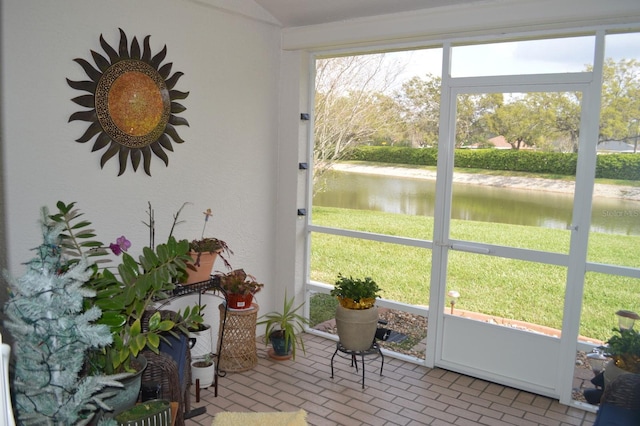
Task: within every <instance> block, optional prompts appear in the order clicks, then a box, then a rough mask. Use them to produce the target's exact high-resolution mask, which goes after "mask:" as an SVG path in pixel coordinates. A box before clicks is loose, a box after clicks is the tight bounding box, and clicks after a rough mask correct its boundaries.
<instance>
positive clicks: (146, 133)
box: [67, 29, 189, 176]
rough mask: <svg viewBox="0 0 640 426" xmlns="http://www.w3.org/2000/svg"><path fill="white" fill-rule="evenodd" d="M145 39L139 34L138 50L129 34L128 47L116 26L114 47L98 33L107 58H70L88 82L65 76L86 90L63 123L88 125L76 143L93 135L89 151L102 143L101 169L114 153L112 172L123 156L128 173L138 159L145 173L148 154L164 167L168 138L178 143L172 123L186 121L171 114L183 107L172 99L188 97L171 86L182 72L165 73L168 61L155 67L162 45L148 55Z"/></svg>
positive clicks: (163, 52)
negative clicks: (80, 108)
mask: <svg viewBox="0 0 640 426" xmlns="http://www.w3.org/2000/svg"><path fill="white" fill-rule="evenodd" d="M150 38H151V36H146V37H145V38H144V47H143V49H142V51H141V50H140V45H139V44H138V40H137V39H136V38H135V37H134V38H133V40H132V41H131V48H129V46H128V41H127V36H126V34H125V33H124V31H123V30H122V29H120V45H119V47H118V51H116V50H115V49H114V48H112V47H111V46H110V45H109V44H107V42H106V41H105V40H104V38H103V37H102V35H100V45H101V46H102V48H103V49H104V51H105V52H106V54H107V56H108V58H106V57H104V56H103V55H101V54H99V53H97V52H94V51H93V50H92V51H91V56H92V57H93V60H94V61H95V63H96V67H97V68H95V67H94V66H93V65H92V64H90V63H89V62H88V61H86V60H84V59H80V58H76V59H74V61H75V62H77V63H78V64H80V66H82V68H83V69H84V71H85V72H86V73H87V76H88V77H89V78H90V80H89V81H72V80H69V79H67V83H68V84H69V86H71V87H72V88H74V89H77V90H81V91H84V92H88V93H89V94H88V95H81V96H78V97H76V98H73V99H72V101H73V102H75V103H76V104H78V105H80V106H83V107H86V108H90V109H89V110H85V111H78V112H75V113H73V114H72V115H71V117H69V122H71V121H74V120H81V121H87V122H89V123H91V124H90V125H89V127H88V128H87V130H86V131H85V133H84V134H83V135H82V136H81V137H80V138H79V139H76V142H80V143H85V142H88V141H89V140H91V139H92V138H93V137H94V136H96V135H97V137H96V139H95V142H94V144H93V149H92V150H91V151H92V152H93V151H98V150H100V149H103V148H105V147H107V148H106V150H105V151H104V153H103V154H102V157H101V159H100V167H101V168H103V167H104V165H105V164H106V162H107V161H109V160H110V159H111V158H112V157H113V156H115V155H116V154H118V157H119V160H120V171H119V173H118V176H121V175H122V174H123V173H124V172H125V170H126V168H127V160H128V159H129V158H131V166H132V167H133V170H134V171H137V170H138V165H139V164H140V160H141V159H142V160H143V163H144V171H145V173H146V174H147V175H149V176H151V170H150V169H151V157H152V153H153V154H155V155H156V156H157V157H159V158H160V159H161V160H162V161H164V163H165V166H168V165H169V158H168V157H167V153H166V152H165V150H168V151H173V147H172V146H171V142H172V140H173V142H175V143H183V142H184V140H182V139H181V138H180V136H179V135H178V132H177V131H176V129H175V126H181V125H186V126H188V125H189V123H188V122H187V120H186V119H184V118H182V117H177V116H176V114H179V113H181V112H183V111H184V110H186V108H185V107H184V106H182V105H181V104H179V103H178V102H175V100H176V99H185V98H186V97H187V96H188V95H189V92H179V91H177V90H173V88H174V86H175V85H176V83H177V82H178V80H179V79H180V77H182V75H183V73H182V72H176V73H174V74H173V75H172V76H171V77H169V74H170V73H171V67H172V65H173V64H172V63H166V64H164V65H161V63H162V61H163V60H164V59H165V56H166V55H167V46H166V45H165V46H164V48H163V49H162V50H161V51H160V52H158V53H157V54H156V55H155V56H153V57H152V56H151V48H150V47H149V39H150Z"/></svg>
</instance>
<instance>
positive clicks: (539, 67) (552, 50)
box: [388, 33, 640, 81]
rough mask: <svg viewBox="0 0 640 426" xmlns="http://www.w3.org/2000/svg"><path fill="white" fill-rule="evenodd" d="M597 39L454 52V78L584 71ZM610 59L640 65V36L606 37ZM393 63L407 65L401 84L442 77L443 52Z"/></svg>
mask: <svg viewBox="0 0 640 426" xmlns="http://www.w3.org/2000/svg"><path fill="white" fill-rule="evenodd" d="M594 45H595V37H593V36H590V37H572V38H564V39H552V40H535V41H522V42H508V43H494V44H485V45H473V46H458V47H454V48H453V53H452V74H453V76H454V77H463V76H464V77H466V76H487V75H508V74H535V73H553V72H559V73H562V72H579V71H584V70H585V68H586V66H587V65H591V64H592V63H593V55H594V53H593V52H594ZM605 55H606V57H611V58H613V59H614V60H615V61H619V60H620V59H623V58H624V59H636V60H638V61H640V33H633V34H616V35H608V36H607V37H606V47H605ZM388 56H390V59H392V60H397V61H400V62H401V63H402V62H406V63H407V65H406V67H405V71H404V72H403V73H402V75H401V76H400V79H399V80H400V81H406V80H408V79H410V78H411V77H414V76H418V77H420V78H424V77H426V75H427V74H429V73H430V74H433V75H436V76H440V75H441V72H442V50H441V49H425V50H416V51H410V52H397V53H393V54H388Z"/></svg>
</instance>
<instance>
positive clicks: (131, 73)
mask: <svg viewBox="0 0 640 426" xmlns="http://www.w3.org/2000/svg"><path fill="white" fill-rule="evenodd" d="M170 112H171V101H170V99H169V94H168V91H167V87H166V85H165V83H164V80H163V79H162V77H161V76H160V75H159V74H158V72H157V71H156V70H155V69H153V68H152V67H151V66H150V65H148V64H146V63H145V62H142V61H138V60H133V59H129V60H123V61H119V62H116V63H115V64H113V65H112V66H111V67H109V69H108V70H106V71H105V72H104V74H103V76H102V78H100V81H99V82H98V87H97V88H96V113H97V115H98V121H100V124H101V125H102V128H103V129H104V131H105V132H107V133H108V134H109V135H110V136H111V138H112V139H114V140H116V141H117V142H118V143H120V144H122V145H124V146H127V147H129V148H141V147H144V146H147V145H149V144H150V143H152V142H154V141H156V140H157V139H158V137H160V135H161V134H162V133H163V132H164V129H165V126H166V125H167V121H168V120H169V114H170Z"/></svg>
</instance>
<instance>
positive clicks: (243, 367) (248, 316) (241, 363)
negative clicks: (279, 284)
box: [218, 303, 258, 373]
mask: <svg viewBox="0 0 640 426" xmlns="http://www.w3.org/2000/svg"><path fill="white" fill-rule="evenodd" d="M218 308H219V309H220V327H221V328H222V322H223V319H224V310H225V306H224V305H223V304H220V306H218ZM257 319H258V305H257V304H255V303H253V304H252V305H251V309H243V310H241V311H236V310H229V311H228V312H227V322H226V324H225V328H224V336H223V340H222V347H220V342H219V341H218V348H219V351H218V352H219V353H218V362H219V369H220V370H221V371H227V372H233V373H236V372H241V371H247V370H251V369H252V368H253V367H255V366H256V365H257V364H258V350H257V348H256V322H257ZM218 336H222V329H220V331H219V332H218ZM218 339H220V337H218Z"/></svg>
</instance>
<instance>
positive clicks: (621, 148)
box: [596, 141, 633, 154]
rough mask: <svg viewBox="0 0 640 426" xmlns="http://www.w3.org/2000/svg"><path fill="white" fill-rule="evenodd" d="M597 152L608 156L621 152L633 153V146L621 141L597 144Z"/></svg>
mask: <svg viewBox="0 0 640 426" xmlns="http://www.w3.org/2000/svg"><path fill="white" fill-rule="evenodd" d="M596 149H597V151H598V152H602V153H608V154H612V153H613V154H620V153H623V152H630V153H633V145H631V144H629V143H626V142H622V141H605V142H601V143H599V144H598V147H597V148H596Z"/></svg>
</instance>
